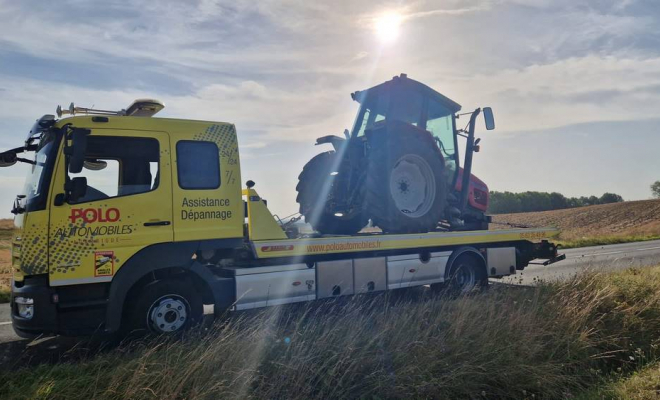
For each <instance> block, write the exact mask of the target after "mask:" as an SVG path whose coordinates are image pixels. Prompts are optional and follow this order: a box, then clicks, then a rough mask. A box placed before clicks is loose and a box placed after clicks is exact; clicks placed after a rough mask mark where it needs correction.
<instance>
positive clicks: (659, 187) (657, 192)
mask: <svg viewBox="0 0 660 400" xmlns="http://www.w3.org/2000/svg"><path fill="white" fill-rule="evenodd" d="M651 193H653V197H655V198H657V199H660V181H655V183H654V184H653V185H651Z"/></svg>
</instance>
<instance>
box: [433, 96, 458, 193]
mask: <svg viewBox="0 0 660 400" xmlns="http://www.w3.org/2000/svg"><path fill="white" fill-rule="evenodd" d="M426 130H427V131H429V132H431V133H432V134H433V137H434V138H435V141H436V143H437V144H438V147H439V148H440V150H441V151H442V156H443V158H444V159H445V171H447V181H448V182H449V183H450V184H451V183H453V179H454V175H455V172H456V159H457V155H456V136H455V135H454V115H453V114H452V112H451V111H450V110H449V109H448V108H446V107H444V106H443V105H442V104H440V103H439V102H437V101H435V100H429V109H428V120H427V121H426Z"/></svg>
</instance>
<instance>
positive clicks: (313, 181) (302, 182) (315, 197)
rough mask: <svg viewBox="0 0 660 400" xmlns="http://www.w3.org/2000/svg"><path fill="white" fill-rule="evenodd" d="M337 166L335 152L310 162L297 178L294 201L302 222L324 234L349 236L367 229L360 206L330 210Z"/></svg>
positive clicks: (322, 154) (319, 155)
mask: <svg viewBox="0 0 660 400" xmlns="http://www.w3.org/2000/svg"><path fill="white" fill-rule="evenodd" d="M340 162H341V160H340V159H339V157H338V155H337V153H336V152H334V151H328V152H325V153H321V154H318V155H317V156H315V157H314V158H312V159H311V160H309V162H308V163H307V164H306V165H305V167H304V168H303V171H302V172H301V173H300V175H299V176H298V185H297V186H296V190H297V191H298V196H297V198H296V201H297V202H298V203H299V204H300V213H301V214H302V215H303V216H305V222H307V223H309V224H310V225H311V226H312V228H314V230H316V231H317V232H320V233H323V234H330V235H352V234H355V233H357V232H359V231H360V230H361V229H362V228H364V226H365V225H367V219H366V218H364V214H363V212H362V204H359V205H358V204H356V205H355V206H354V207H353V208H351V209H349V210H335V209H333V208H334V207H333V204H332V203H333V185H334V181H335V179H336V176H337V173H338V169H339V163H340Z"/></svg>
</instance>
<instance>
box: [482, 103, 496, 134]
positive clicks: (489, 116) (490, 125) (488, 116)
mask: <svg viewBox="0 0 660 400" xmlns="http://www.w3.org/2000/svg"><path fill="white" fill-rule="evenodd" d="M482 111H483V113H484V120H485V121H486V130H488V131H492V130H493V129H495V118H494V117H493V109H492V108H490V107H484V108H483V110H482Z"/></svg>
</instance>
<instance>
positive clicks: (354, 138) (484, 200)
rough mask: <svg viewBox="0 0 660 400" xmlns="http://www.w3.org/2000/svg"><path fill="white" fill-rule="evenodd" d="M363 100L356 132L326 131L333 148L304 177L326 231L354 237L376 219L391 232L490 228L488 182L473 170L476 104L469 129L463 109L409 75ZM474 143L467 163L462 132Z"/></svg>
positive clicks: (307, 205)
mask: <svg viewBox="0 0 660 400" xmlns="http://www.w3.org/2000/svg"><path fill="white" fill-rule="evenodd" d="M351 97H352V98H353V100H355V101H357V102H359V103H360V110H359V112H358V115H357V118H356V120H355V124H354V125H353V130H352V131H351V132H348V130H346V131H345V132H344V135H345V137H338V136H333V135H330V136H324V137H321V138H318V139H317V141H316V144H317V145H320V144H325V143H329V144H331V145H332V146H333V147H334V150H330V151H326V152H324V153H321V154H318V155H317V156H315V157H314V158H312V159H311V160H310V161H309V162H308V163H307V164H306V165H305V167H304V168H303V171H302V173H301V174H300V176H299V177H298V179H299V182H298V186H297V187H296V190H297V191H298V197H297V199H296V200H297V202H298V203H299V204H300V213H301V214H303V215H304V216H305V220H306V221H307V222H308V223H309V224H311V225H312V227H313V228H314V229H315V230H316V231H318V232H319V233H321V234H333V235H351V234H354V233H357V232H359V231H360V230H361V229H362V228H364V227H365V226H366V225H367V224H368V222H369V220H371V221H372V224H373V225H374V226H378V227H379V228H381V230H382V231H383V232H389V233H416V232H428V231H434V230H482V229H488V222H489V217H488V216H486V215H485V212H486V209H487V208H488V187H487V186H486V184H485V183H483V182H482V181H480V180H479V179H478V178H477V177H475V176H473V175H472V174H471V169H472V155H473V153H474V152H477V151H479V146H478V143H479V140H478V139H477V140H476V141H475V138H474V130H475V123H476V119H477V117H478V116H479V114H480V113H482V112H483V114H484V117H485V120H486V129H488V130H491V129H494V121H493V113H492V110H491V109H490V108H484V109H483V110H482V109H477V110H475V111H474V112H472V113H468V114H469V115H470V119H469V122H468V123H467V127H466V128H465V129H458V128H457V127H456V124H457V122H458V121H457V120H458V119H459V117H460V116H462V115H468V114H458V112H459V111H460V110H461V106H460V105H459V104H457V103H455V102H453V101H452V100H450V99H448V98H447V97H445V96H443V95H442V94H440V93H438V92H436V91H435V90H433V89H431V88H430V87H428V86H426V85H424V84H422V83H420V82H417V81H414V80H412V79H409V78H408V77H407V76H406V75H405V74H401V76H397V77H394V78H393V79H392V80H390V81H387V82H385V83H382V84H380V85H378V86H375V87H372V88H370V89H367V90H364V91H359V92H355V93H353V94H351ZM459 136H461V137H464V138H466V140H467V145H466V150H465V158H464V161H463V167H462V168H461V166H460V163H459V152H458V137H459Z"/></svg>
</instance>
